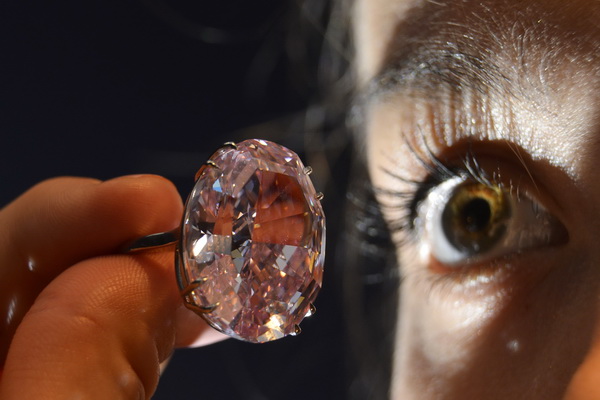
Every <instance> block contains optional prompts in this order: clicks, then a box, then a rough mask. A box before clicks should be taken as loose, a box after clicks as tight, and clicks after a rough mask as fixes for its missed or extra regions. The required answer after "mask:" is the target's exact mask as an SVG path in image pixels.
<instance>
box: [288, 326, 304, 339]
mask: <svg viewBox="0 0 600 400" xmlns="http://www.w3.org/2000/svg"><path fill="white" fill-rule="evenodd" d="M300 333H302V329H300V325H294V332H292V333H290V335H292V336H298V335H299V334H300Z"/></svg>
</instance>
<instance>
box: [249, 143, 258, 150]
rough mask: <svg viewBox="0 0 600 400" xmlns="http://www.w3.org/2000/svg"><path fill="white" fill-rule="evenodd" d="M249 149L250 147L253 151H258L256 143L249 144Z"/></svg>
mask: <svg viewBox="0 0 600 400" xmlns="http://www.w3.org/2000/svg"><path fill="white" fill-rule="evenodd" d="M248 147H250V148H251V149H252V150H256V149H258V147H256V145H255V144H254V143H251V144H249V145H248Z"/></svg>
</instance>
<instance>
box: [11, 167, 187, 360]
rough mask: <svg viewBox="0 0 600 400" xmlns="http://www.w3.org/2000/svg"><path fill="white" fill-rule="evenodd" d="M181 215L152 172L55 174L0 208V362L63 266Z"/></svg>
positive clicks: (167, 225) (168, 225)
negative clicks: (107, 176)
mask: <svg viewBox="0 0 600 400" xmlns="http://www.w3.org/2000/svg"><path fill="white" fill-rule="evenodd" d="M181 213H182V204H181V199H180V197H179V195H178V193H177V191H176V190H175V188H174V186H173V185H172V184H171V183H170V182H169V181H167V180H166V179H164V178H160V177H157V176H135V177H122V178H117V179H113V180H109V181H106V182H103V183H101V182H99V181H97V180H93V179H84V178H57V179H52V180H49V181H46V182H43V183H41V184H39V185H37V186H35V187H33V188H32V189H31V190H29V191H28V192H26V193H25V194H24V195H22V196H21V197H20V198H18V199H17V200H16V201H14V202H13V203H12V204H10V205H8V206H7V207H6V208H4V209H3V210H2V211H1V212H0V226H1V227H2V229H1V230H0V266H1V267H0V307H1V308H0V309H1V311H0V321H1V322H0V324H1V325H0V332H2V336H1V337H0V339H1V340H0V363H1V362H2V360H3V359H4V357H5V355H6V351H7V348H8V343H9V341H10V338H11V337H12V335H13V334H14V331H15V329H16V326H17V325H18V324H19V322H20V321H21V319H22V317H23V315H24V314H25V312H26V311H27V309H28V308H29V307H30V306H31V304H32V303H33V301H34V299H35V298H36V297H37V295H38V294H39V292H40V291H41V290H42V289H43V288H44V287H45V286H46V285H47V284H48V283H49V282H50V281H51V280H52V279H54V277H56V276H57V275H59V274H60V273H61V272H62V271H63V270H64V269H65V268H66V267H67V266H69V265H73V264H75V263H76V262H78V261H80V260H83V259H86V258H89V257H93V256H96V255H101V254H107V253H111V252H115V251H116V250H117V249H118V248H119V247H120V246H121V245H122V244H123V243H125V242H127V241H130V240H132V239H134V238H136V237H139V236H144V235H148V234H150V233H155V232H160V231H166V230H170V229H173V228H174V227H176V226H177V225H178V224H179V221H180V217H181Z"/></svg>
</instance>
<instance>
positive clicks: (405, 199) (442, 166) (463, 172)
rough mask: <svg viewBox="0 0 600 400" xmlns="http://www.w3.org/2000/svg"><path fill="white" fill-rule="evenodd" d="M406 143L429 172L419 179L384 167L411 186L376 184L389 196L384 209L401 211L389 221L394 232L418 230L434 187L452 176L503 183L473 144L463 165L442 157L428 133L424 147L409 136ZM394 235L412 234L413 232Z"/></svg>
mask: <svg viewBox="0 0 600 400" xmlns="http://www.w3.org/2000/svg"><path fill="white" fill-rule="evenodd" d="M421 136H422V135H421ZM405 145H406V146H407V148H408V149H409V152H410V154H411V156H412V157H414V158H415V160H416V161H417V162H418V163H419V164H420V165H421V166H423V168H424V169H425V171H426V172H427V176H426V177H425V179H423V180H422V181H415V180H413V179H408V178H406V177H405V176H402V175H401V174H400V173H398V172H394V171H390V170H389V169H386V168H382V171H383V172H384V173H385V174H386V175H388V176H390V177H392V178H394V179H395V180H397V181H398V182H401V183H403V184H405V185H406V184H408V185H409V188H408V189H407V190H405V191H397V190H390V189H385V188H381V187H374V188H373V190H374V192H375V193H376V194H379V195H383V196H384V197H385V198H389V201H386V202H385V203H384V202H383V201H382V202H380V205H381V207H382V209H387V210H391V211H399V213H398V214H399V217H397V218H394V219H391V220H389V221H388V226H389V229H390V232H392V233H397V232H402V231H407V232H409V233H411V232H414V227H415V225H414V223H415V219H416V218H417V214H418V208H419V205H420V204H421V203H422V202H423V200H424V199H425V198H426V197H427V196H428V194H429V192H430V191H431V190H432V189H434V188H435V187H437V186H438V185H440V184H442V183H443V182H445V181H446V180H448V179H452V178H456V177H460V178H462V179H463V180H473V181H476V182H479V183H481V184H483V185H487V186H493V185H499V184H500V183H499V176H500V175H499V171H494V174H493V176H492V177H491V178H490V176H489V175H488V173H487V172H486V171H485V170H484V169H483V168H482V167H481V165H480V164H479V162H478V161H477V156H476V154H475V153H474V151H473V148H472V146H471V145H469V146H468V150H467V152H466V154H465V155H464V157H462V158H461V164H462V165H460V166H458V167H454V166H451V165H448V164H447V163H445V162H444V161H442V160H441V159H440V158H438V157H437V156H436V155H435V154H434V153H433V151H432V150H431V148H430V147H429V145H428V144H427V141H426V140H425V138H424V137H422V147H423V151H418V150H417V149H415V147H414V146H413V145H412V144H411V143H410V142H409V141H408V140H405ZM511 189H512V188H511ZM392 214H395V213H392ZM394 236H395V237H407V238H410V237H411V236H412V235H394ZM399 245H402V243H399Z"/></svg>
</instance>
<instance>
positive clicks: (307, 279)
mask: <svg viewBox="0 0 600 400" xmlns="http://www.w3.org/2000/svg"><path fill="white" fill-rule="evenodd" d="M311 171H312V169H311V168H310V167H304V165H303V164H302V162H301V161H300V158H299V157H298V155H296V154H295V153H294V152H292V151H291V150H289V149H287V148H285V147H283V146H280V145H278V144H276V143H273V142H269V141H266V140H257V139H252V140H246V141H243V142H241V143H238V144H235V143H232V142H228V143H225V144H224V145H223V147H221V148H220V149H218V150H217V151H216V152H215V153H214V154H213V155H212V156H211V157H210V159H209V160H208V161H207V162H206V163H205V164H204V165H203V166H202V167H201V168H200V169H199V170H198V172H197V173H196V184H195V186H194V189H193V190H192V192H191V193H190V195H189V197H188V199H187V202H186V205H185V211H184V215H183V220H182V223H181V227H180V228H179V229H178V230H176V231H172V232H164V233H159V234H155V235H150V236H146V237H144V238H141V239H139V240H137V241H136V242H134V243H133V244H132V245H130V246H129V247H128V250H129V251H136V250H140V249H145V248H149V247H157V246H161V245H166V244H170V243H174V242H176V243H177V249H176V252H175V269H176V275H177V282H178V285H179V289H180V292H181V295H182V297H183V300H184V304H185V306H186V307H187V308H189V309H190V310H192V311H194V312H196V313H197V314H199V315H200V316H201V317H202V318H204V320H206V321H207V322H208V323H209V324H210V325H211V326H212V327H213V328H215V329H217V330H218V331H220V332H223V333H225V334H227V335H229V336H231V337H234V338H236V339H240V340H244V341H248V342H254V343H262V342H267V341H271V340H275V339H279V338H281V337H284V336H287V335H295V334H298V333H299V332H300V326H299V324H300V322H301V321H302V319H303V318H304V317H307V316H310V315H312V314H313V313H314V312H315V308H314V305H313V301H314V300H315V298H316V296H317V293H318V291H319V289H320V288H321V285H322V281H323V262H324V257H325V216H324V214H323V208H322V206H321V203H320V200H321V199H322V197H323V195H322V194H320V193H317V192H316V191H315V189H314V186H313V184H312V182H311V180H310V178H309V175H310V173H311Z"/></svg>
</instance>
